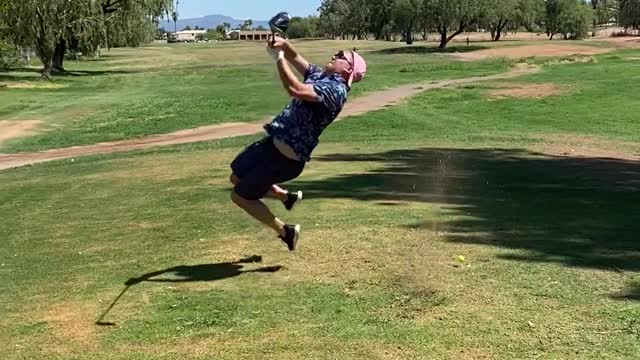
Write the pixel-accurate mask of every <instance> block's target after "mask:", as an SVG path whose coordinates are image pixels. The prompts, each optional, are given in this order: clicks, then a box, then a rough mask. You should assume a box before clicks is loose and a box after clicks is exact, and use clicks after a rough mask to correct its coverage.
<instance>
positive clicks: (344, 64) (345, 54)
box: [325, 51, 353, 75]
mask: <svg viewBox="0 0 640 360" xmlns="http://www.w3.org/2000/svg"><path fill="white" fill-rule="evenodd" d="M352 63H353V54H352V53H351V52H350V51H338V52H337V53H336V54H334V55H333V57H332V58H331V62H329V63H327V65H326V66H325V71H326V72H328V73H334V74H336V73H337V74H341V75H343V74H346V73H349V71H351V69H352V68H353V65H352Z"/></svg>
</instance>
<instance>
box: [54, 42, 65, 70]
mask: <svg viewBox="0 0 640 360" xmlns="http://www.w3.org/2000/svg"><path fill="white" fill-rule="evenodd" d="M66 52H67V42H66V41H64V39H60V42H58V44H57V45H56V49H55V50H54V52H53V59H52V67H51V68H52V70H53V71H54V72H55V73H58V72H64V67H63V63H64V54H65V53H66Z"/></svg>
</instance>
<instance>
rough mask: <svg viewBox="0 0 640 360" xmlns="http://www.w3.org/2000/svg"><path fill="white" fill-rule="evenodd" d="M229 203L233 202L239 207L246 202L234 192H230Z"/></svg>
mask: <svg viewBox="0 0 640 360" xmlns="http://www.w3.org/2000/svg"><path fill="white" fill-rule="evenodd" d="M231 201H233V203H234V204H236V205H238V206H240V205H241V204H242V203H243V202H244V201H246V200H245V199H244V198H243V197H242V196H240V195H239V194H238V193H237V192H236V191H235V190H232V191H231Z"/></svg>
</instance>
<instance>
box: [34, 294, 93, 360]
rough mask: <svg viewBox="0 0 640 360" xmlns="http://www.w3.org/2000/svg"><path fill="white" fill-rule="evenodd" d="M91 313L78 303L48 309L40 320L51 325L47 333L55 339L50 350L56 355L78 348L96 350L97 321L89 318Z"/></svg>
mask: <svg viewBox="0 0 640 360" xmlns="http://www.w3.org/2000/svg"><path fill="white" fill-rule="evenodd" d="M90 313H91V312H90V311H88V310H87V309H86V308H85V307H83V306H82V305H81V304H77V303H62V304H56V305H53V306H51V307H50V308H49V309H47V312H46V313H45V314H44V316H43V317H42V318H41V319H40V320H41V321H45V322H46V323H47V324H48V325H49V328H50V330H49V331H48V332H47V333H48V335H49V336H50V337H52V338H53V341H51V342H49V344H48V347H47V348H48V350H50V351H51V352H54V353H66V352H68V351H69V350H70V349H76V348H78V347H80V348H82V349H83V350H95V349H96V348H97V346H98V337H97V332H96V326H95V325H94V321H95V320H93V319H91V318H90V317H89V314H90Z"/></svg>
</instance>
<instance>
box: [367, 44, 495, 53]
mask: <svg viewBox="0 0 640 360" xmlns="http://www.w3.org/2000/svg"><path fill="white" fill-rule="evenodd" d="M484 49H488V47H487V46H481V45H470V46H450V47H447V48H444V49H440V48H438V47H431V46H403V47H396V48H389V49H382V50H377V51H373V53H374V54H386V55H389V54H449V53H461V52H471V51H478V50H484Z"/></svg>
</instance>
